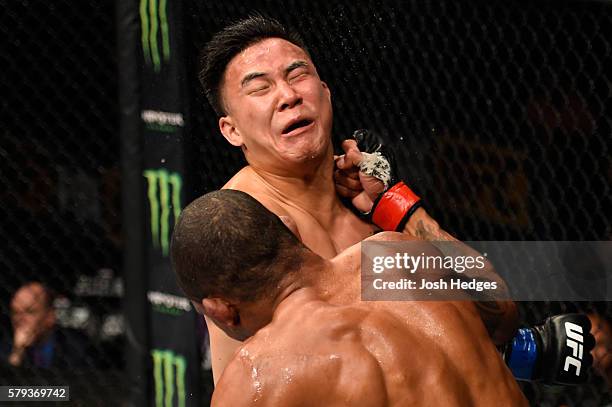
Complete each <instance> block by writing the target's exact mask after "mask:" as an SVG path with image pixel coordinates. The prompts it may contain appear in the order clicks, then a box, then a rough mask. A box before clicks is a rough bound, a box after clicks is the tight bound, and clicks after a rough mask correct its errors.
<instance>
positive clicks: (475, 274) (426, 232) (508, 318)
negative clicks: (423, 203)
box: [403, 208, 518, 345]
mask: <svg viewBox="0 0 612 407" xmlns="http://www.w3.org/2000/svg"><path fill="white" fill-rule="evenodd" d="M403 232H404V233H407V234H409V235H412V236H415V237H417V238H420V239H423V240H427V241H429V242H431V243H432V244H433V245H434V246H436V247H437V248H438V249H439V250H440V251H441V252H442V253H443V254H444V255H448V256H479V255H480V254H479V253H478V252H476V251H475V250H474V249H472V248H471V247H469V246H468V245H466V244H464V243H462V242H461V241H459V240H458V239H456V238H455V237H453V236H451V235H450V234H449V233H447V232H446V231H444V230H443V229H442V228H441V227H440V225H439V224H438V222H436V221H435V220H434V219H432V218H431V217H430V216H429V215H428V214H427V212H425V210H424V209H422V208H419V209H417V210H416V211H415V213H414V214H413V215H412V217H411V218H410V220H409V221H408V222H407V223H406V226H405V228H404V231H403ZM439 242H456V243H457V244H452V245H450V244H439ZM463 275H464V277H466V278H478V279H480V280H488V281H495V282H497V285H498V287H500V289H503V290H506V292H507V286H506V283H505V282H504V281H503V279H502V278H501V277H499V275H497V273H495V270H494V268H493V265H492V264H491V263H490V262H489V261H486V260H485V267H484V269H483V270H478V269H471V270H466V271H465V272H464V273H463ZM475 305H476V308H477V309H478V312H479V313H480V317H481V318H482V321H483V322H484V324H485V327H486V328H487V331H488V332H489V335H490V336H491V339H492V340H493V342H494V343H495V344H496V345H501V344H503V343H505V342H506V341H508V340H510V339H511V338H512V337H513V336H514V334H515V332H516V329H517V328H518V310H517V307H516V304H515V303H514V302H513V301H499V300H492V301H475Z"/></svg>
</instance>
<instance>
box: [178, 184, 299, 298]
mask: <svg viewBox="0 0 612 407" xmlns="http://www.w3.org/2000/svg"><path fill="white" fill-rule="evenodd" d="M305 250H307V249H306V248H305V246H304V245H302V243H301V242H300V241H299V240H298V239H297V238H296V237H295V235H294V234H293V233H292V232H291V231H290V230H289V229H288V228H287V227H286V226H285V224H284V223H283V222H282V221H281V220H280V219H279V218H278V217H277V216H276V215H275V214H273V213H272V212H270V211H269V210H267V209H266V208H265V207H264V206H263V205H262V204H260V203H259V202H257V201H256V200H255V199H254V198H252V197H251V196H250V195H248V194H246V193H244V192H240V191H235V190H230V189H224V190H220V191H215V192H211V193H208V194H206V195H204V196H202V197H200V198H198V199H196V200H195V201H193V202H192V203H191V204H189V205H188V206H187V207H186V208H185V209H184V210H183V212H182V213H181V216H180V217H179V220H178V221H177V223H176V225H175V227H174V231H173V233H172V242H171V250H170V251H171V259H172V266H173V268H174V271H175V273H176V275H177V279H178V283H179V286H180V287H181V289H182V290H183V291H184V292H185V294H186V295H187V297H189V298H190V299H191V300H194V301H197V302H200V301H201V300H202V299H204V298H207V297H209V296H221V297H225V298H231V299H236V300H241V301H255V300H258V299H259V298H262V297H263V296H266V295H269V296H274V295H275V294H276V293H277V292H278V286H279V283H280V282H281V280H282V279H283V277H285V276H286V275H287V273H290V272H293V271H297V270H299V268H300V267H301V265H302V262H303V253H304V251H305Z"/></svg>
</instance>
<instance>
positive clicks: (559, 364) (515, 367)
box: [502, 314, 595, 385]
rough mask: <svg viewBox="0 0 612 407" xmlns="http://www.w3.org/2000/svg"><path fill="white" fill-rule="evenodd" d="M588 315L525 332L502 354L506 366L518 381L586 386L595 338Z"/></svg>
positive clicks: (557, 320)
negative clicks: (582, 384) (580, 384)
mask: <svg viewBox="0 0 612 407" xmlns="http://www.w3.org/2000/svg"><path fill="white" fill-rule="evenodd" d="M590 330H591V322H590V321H589V318H588V317H587V316H586V315H584V314H563V315H556V316H553V317H550V318H548V319H546V321H545V322H544V324H542V325H537V326H535V327H533V328H521V329H519V331H518V333H517V335H516V336H515V337H514V339H513V340H512V341H511V342H510V343H508V344H507V345H506V346H505V347H504V349H503V350H502V355H503V358H504V360H505V361H506V364H507V365H508V367H509V368H510V370H512V373H513V374H514V377H515V378H516V379H518V380H529V381H541V382H543V383H546V384H562V385H575V384H579V383H584V382H585V381H586V378H587V373H588V370H589V368H590V367H591V365H592V364H593V357H592V356H591V350H592V349H593V347H594V346H595V338H593V335H591V334H590Z"/></svg>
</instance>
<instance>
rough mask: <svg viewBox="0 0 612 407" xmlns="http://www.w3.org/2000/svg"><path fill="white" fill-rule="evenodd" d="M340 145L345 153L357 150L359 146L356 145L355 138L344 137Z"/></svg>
mask: <svg viewBox="0 0 612 407" xmlns="http://www.w3.org/2000/svg"><path fill="white" fill-rule="evenodd" d="M340 146H341V147H342V151H344V153H345V154H346V153H348V152H349V151H351V150H357V151H359V147H357V141H356V140H355V139H350V138H349V139H346V140H344V141H343V142H342V144H341V145H340Z"/></svg>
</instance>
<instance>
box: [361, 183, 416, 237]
mask: <svg viewBox="0 0 612 407" xmlns="http://www.w3.org/2000/svg"><path fill="white" fill-rule="evenodd" d="M420 206H421V198H419V197H418V196H417V195H416V194H415V193H414V192H412V190H411V189H410V188H408V186H407V185H406V184H404V183H403V182H402V181H400V182H398V183H397V184H395V185H393V186H392V187H391V188H389V189H388V190H387V191H385V192H384V193H383V194H382V195H381V196H380V197H379V198H378V199H377V200H376V202H374V207H373V209H372V222H373V223H374V224H375V225H377V226H378V227H380V228H382V229H383V230H388V231H398V232H401V230H402V229H404V226H406V222H407V221H408V218H410V215H412V213H413V212H414V211H415V210H416V209H417V208H418V207H420Z"/></svg>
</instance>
